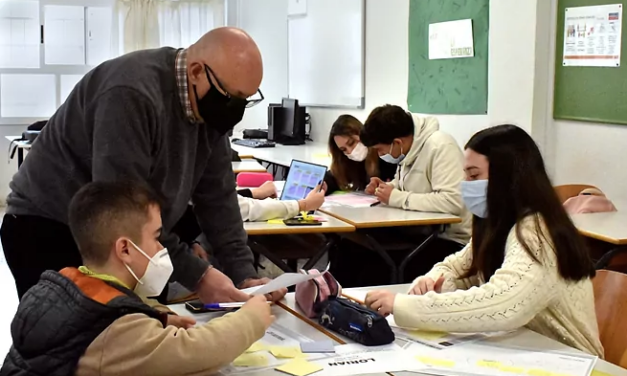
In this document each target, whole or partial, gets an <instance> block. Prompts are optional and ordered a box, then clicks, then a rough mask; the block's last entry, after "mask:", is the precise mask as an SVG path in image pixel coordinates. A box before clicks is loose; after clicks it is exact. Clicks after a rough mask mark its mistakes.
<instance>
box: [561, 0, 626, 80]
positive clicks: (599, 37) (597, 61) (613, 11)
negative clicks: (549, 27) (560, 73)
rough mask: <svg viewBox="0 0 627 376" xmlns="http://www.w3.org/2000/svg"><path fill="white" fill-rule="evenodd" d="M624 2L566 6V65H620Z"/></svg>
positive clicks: (564, 63) (564, 62)
mask: <svg viewBox="0 0 627 376" xmlns="http://www.w3.org/2000/svg"><path fill="white" fill-rule="evenodd" d="M622 18H623V5H622V4H609V5H598V6H589V7H576V8H566V18H565V22H564V60H563V65H564V66H566V67H614V68H616V67H619V66H620V51H621V42H622V41H621V33H622Z"/></svg>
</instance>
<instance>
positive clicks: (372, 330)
mask: <svg viewBox="0 0 627 376" xmlns="http://www.w3.org/2000/svg"><path fill="white" fill-rule="evenodd" d="M320 325H322V326H324V327H325V328H327V329H330V330H332V331H334V332H336V333H339V334H341V335H343V336H345V337H348V338H350V339H352V340H353V341H355V342H358V343H361V344H362V345H365V346H381V345H387V344H389V343H392V342H394V339H395V337H394V332H393V331H392V328H390V324H388V322H387V320H386V319H385V317H383V316H381V315H380V314H378V313H377V312H375V311H373V310H371V309H368V308H366V307H364V306H362V305H360V304H358V303H355V302H352V301H350V300H348V299H344V298H331V299H328V300H327V301H326V302H324V303H322V304H321V311H320Z"/></svg>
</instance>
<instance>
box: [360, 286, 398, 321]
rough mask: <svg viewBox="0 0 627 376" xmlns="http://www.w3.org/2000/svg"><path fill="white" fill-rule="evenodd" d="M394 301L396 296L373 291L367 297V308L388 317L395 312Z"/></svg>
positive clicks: (387, 292) (384, 291) (390, 293)
mask: <svg viewBox="0 0 627 376" xmlns="http://www.w3.org/2000/svg"><path fill="white" fill-rule="evenodd" d="M394 299H396V294H395V293H393V292H390V291H387V290H376V291H371V292H369V293H368V295H366V302H365V303H366V307H369V308H370V309H372V310H374V311H377V312H379V314H380V315H382V316H388V315H390V314H392V313H393V311H394Z"/></svg>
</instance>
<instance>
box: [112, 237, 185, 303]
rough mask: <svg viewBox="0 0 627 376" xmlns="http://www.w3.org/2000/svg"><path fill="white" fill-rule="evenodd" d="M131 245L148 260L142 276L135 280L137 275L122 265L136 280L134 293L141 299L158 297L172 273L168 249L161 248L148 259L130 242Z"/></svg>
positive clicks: (172, 268)
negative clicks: (141, 297)
mask: <svg viewBox="0 0 627 376" xmlns="http://www.w3.org/2000/svg"><path fill="white" fill-rule="evenodd" d="M131 244H132V245H133V247H135V248H136V249H137V250H138V251H139V253H141V254H142V255H144V257H146V258H147V259H148V260H149V262H148V266H147V267H146V271H145V272H144V276H143V277H141V278H137V275H136V274H135V273H134V272H133V271H132V270H131V268H130V267H129V266H128V265H126V264H124V266H126V269H128V271H129V273H131V275H132V276H133V277H134V278H135V279H136V280H137V285H136V286H135V289H134V291H135V293H136V294H137V295H139V296H143V297H150V296H158V295H159V294H161V292H162V291H163V289H164V287H165V285H166V284H167V283H168V280H169V279H170V276H171V275H172V272H173V271H174V266H173V265H172V260H170V255H169V254H168V249H167V248H163V249H162V250H160V251H159V252H157V253H155V255H154V256H153V257H152V258H150V256H148V255H147V254H146V252H144V251H142V249H141V248H139V247H138V246H137V245H136V244H135V243H133V242H131Z"/></svg>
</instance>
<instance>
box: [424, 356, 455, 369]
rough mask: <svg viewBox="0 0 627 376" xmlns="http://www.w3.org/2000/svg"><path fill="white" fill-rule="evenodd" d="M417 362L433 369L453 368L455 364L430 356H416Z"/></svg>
mask: <svg viewBox="0 0 627 376" xmlns="http://www.w3.org/2000/svg"><path fill="white" fill-rule="evenodd" d="M416 359H418V361H419V362H422V363H424V364H426V365H428V366H434V367H449V368H450V367H455V362H454V361H452V360H448V359H438V358H432V357H430V356H417V357H416Z"/></svg>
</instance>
